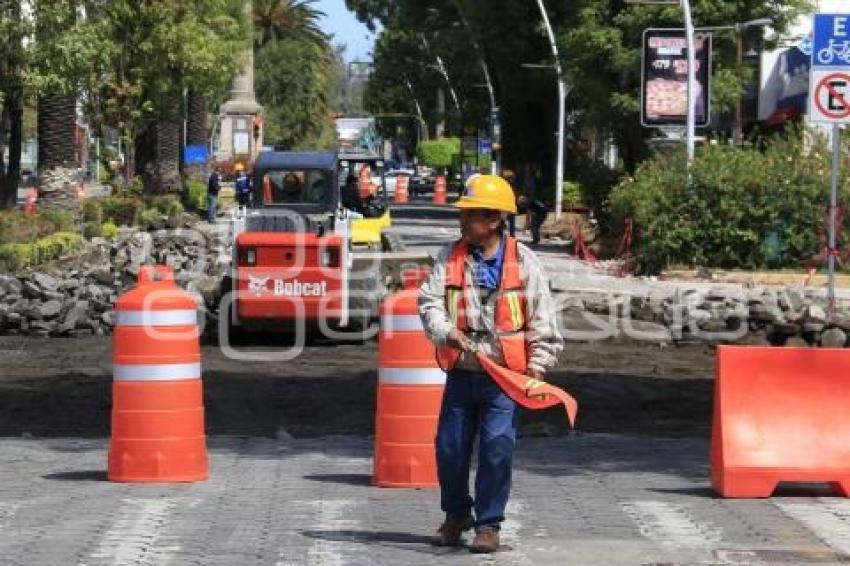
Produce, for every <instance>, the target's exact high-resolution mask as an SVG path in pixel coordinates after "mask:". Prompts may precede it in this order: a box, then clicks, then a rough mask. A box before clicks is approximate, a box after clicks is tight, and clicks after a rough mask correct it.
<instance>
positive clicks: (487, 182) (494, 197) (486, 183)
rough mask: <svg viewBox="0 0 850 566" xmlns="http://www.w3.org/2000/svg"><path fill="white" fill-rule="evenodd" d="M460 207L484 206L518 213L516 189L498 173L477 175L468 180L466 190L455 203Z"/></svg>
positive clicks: (489, 208)
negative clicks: (497, 174)
mask: <svg viewBox="0 0 850 566" xmlns="http://www.w3.org/2000/svg"><path fill="white" fill-rule="evenodd" d="M455 206H457V207H458V208H467V209H468V208H484V209H488V210H500V211H502V212H507V213H510V214H516V200H515V199H514V190H513V189H512V188H511V186H510V185H509V184H508V182H507V181H505V180H504V179H502V178H501V177H497V176H496V175H476V176H474V177H471V178H470V179H469V181H467V182H466V190H465V191H464V192H463V195H462V196H461V197H460V199H459V200H458V201H457V203H456V204H455Z"/></svg>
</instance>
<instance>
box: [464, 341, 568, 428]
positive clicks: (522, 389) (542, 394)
mask: <svg viewBox="0 0 850 566" xmlns="http://www.w3.org/2000/svg"><path fill="white" fill-rule="evenodd" d="M477 356H478V362H479V363H480V364H481V367H482V368H484V371H486V372H487V374H488V375H489V376H490V377H491V378H492V379H493V381H495V382H496V384H497V385H498V386H499V387H500V388H501V389H502V391H503V392H504V393H505V395H507V396H508V397H510V398H511V399H513V400H514V401H516V402H517V403H519V404H520V405H522V406H523V407H525V408H526V409H533V410H539V409H548V408H549V407H554V406H555V405H558V404H562V405H564V409H566V411H567V420H568V421H569V423H570V426H571V427H573V426H575V422H576V414H577V413H578V402H577V401H576V400H575V399H574V398H573V397H572V396H571V395H570V394H569V393H567V392H566V391H564V390H563V389H561V388H559V387H555V386H554V385H550V384H548V383H546V382H545V381H540V380H539V379H534V378H533V377H529V376H527V375H523V374H521V373H519V372H516V371H513V370H510V369H508V368H505V367H502V366H500V365H499V364H497V363H496V362H494V361H493V360H491V359H490V358H488V357H487V356H485V355H484V354H482V353H480V352H479V353H478V354H477Z"/></svg>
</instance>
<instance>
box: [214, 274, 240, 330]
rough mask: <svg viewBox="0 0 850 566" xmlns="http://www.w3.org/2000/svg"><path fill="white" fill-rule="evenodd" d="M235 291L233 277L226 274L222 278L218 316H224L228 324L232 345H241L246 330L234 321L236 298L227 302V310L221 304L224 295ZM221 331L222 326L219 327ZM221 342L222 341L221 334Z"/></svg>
mask: <svg viewBox="0 0 850 566" xmlns="http://www.w3.org/2000/svg"><path fill="white" fill-rule="evenodd" d="M231 291H233V278H231V277H230V276H229V275H225V276H224V278H222V280H221V295H220V296H221V300H220V301H219V313H218V316H219V317H220V318H221V317H224V318H223V320H224V322H225V323H226V324H227V337H228V342H229V343H230V344H231V345H239V344H242V343H243V342H244V341H245V330H244V329H243V328H242V327H241V326H240V325H238V324H234V323H233V318H234V317H233V309H234V308H235V306H236V300H235V298H233V297H232V298H231V300H230V301H228V303H227V308H226V312H222V309H221V305H222V303H223V300H224V297H225V296H226V295H227V294H228V293H230V292H231ZM219 332H220V328H219ZM219 343H221V335H220V334H219Z"/></svg>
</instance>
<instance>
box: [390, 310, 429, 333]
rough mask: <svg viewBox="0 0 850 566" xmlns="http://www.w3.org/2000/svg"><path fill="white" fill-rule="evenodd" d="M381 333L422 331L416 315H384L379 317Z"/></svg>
mask: <svg viewBox="0 0 850 566" xmlns="http://www.w3.org/2000/svg"><path fill="white" fill-rule="evenodd" d="M381 330H382V331H383V332H413V331H417V330H424V329H423V328H422V319H421V318H419V315H418V314H385V315H384V316H382V317H381Z"/></svg>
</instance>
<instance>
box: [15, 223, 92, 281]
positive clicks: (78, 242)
mask: <svg viewBox="0 0 850 566" xmlns="http://www.w3.org/2000/svg"><path fill="white" fill-rule="evenodd" d="M83 242H84V240H83V238H82V236H80V235H79V234H76V233H73V232H58V233H56V234H52V235H50V236H46V237H44V238H40V239H38V240H36V241H34V242H31V243H23V244H3V245H0V271H8V272H14V271H19V270H21V269H25V268H28V267H35V266H38V265H41V264H43V263H47V262H48V261H53V260H55V259H58V258H59V257H61V256H63V255H65V254H67V253H69V252H71V251H73V250H75V249H78V248H80V247H81V246H82V245H83Z"/></svg>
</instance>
